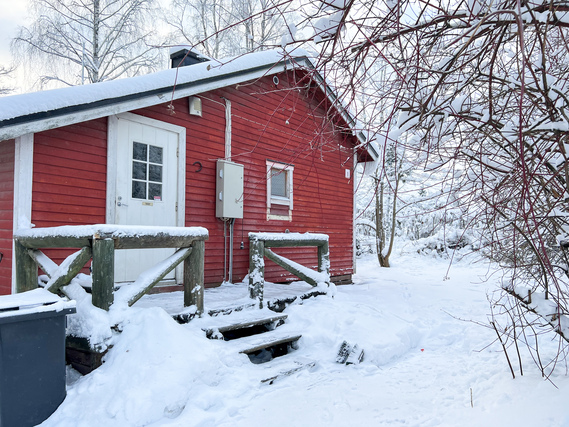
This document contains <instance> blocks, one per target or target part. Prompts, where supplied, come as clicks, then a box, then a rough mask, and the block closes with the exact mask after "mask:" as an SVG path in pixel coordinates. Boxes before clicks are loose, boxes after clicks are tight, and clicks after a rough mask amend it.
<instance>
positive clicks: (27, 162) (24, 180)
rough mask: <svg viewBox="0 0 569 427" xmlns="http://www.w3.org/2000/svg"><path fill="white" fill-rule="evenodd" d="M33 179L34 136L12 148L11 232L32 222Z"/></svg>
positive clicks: (14, 290) (13, 260) (13, 274)
mask: <svg viewBox="0 0 569 427" xmlns="http://www.w3.org/2000/svg"><path fill="white" fill-rule="evenodd" d="M33 178H34V134H33V133H28V134H26V135H22V136H20V137H18V138H16V139H15V147H14V205H13V212H12V215H13V217H12V230H13V231H16V230H18V229H19V228H22V227H29V226H30V222H31V220H32V185H33ZM14 253H15V252H14V241H12V293H15V292H16V274H15V271H16V258H15V256H14Z"/></svg>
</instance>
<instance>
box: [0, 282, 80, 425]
mask: <svg viewBox="0 0 569 427" xmlns="http://www.w3.org/2000/svg"><path fill="white" fill-rule="evenodd" d="M70 313H75V301H66V300H63V299H61V298H59V297H58V296H57V295H54V294H52V293H51V292H48V291H46V290H44V289H35V290H33V291H28V292H23V293H20V294H15V295H5V296H1V297H0V427H25V426H33V425H36V424H39V423H41V422H43V421H44V420H46V419H47V418H48V417H49V416H50V415H51V414H52V413H53V412H54V411H55V410H56V409H57V407H58V406H59V405H60V404H61V402H63V399H65V396H66V391H65V326H66V320H65V316H66V315H67V314H70Z"/></svg>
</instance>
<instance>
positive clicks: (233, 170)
mask: <svg viewBox="0 0 569 427" xmlns="http://www.w3.org/2000/svg"><path fill="white" fill-rule="evenodd" d="M243 170H244V168H243V165H240V164H238V163H233V162H230V161H227V160H221V159H220V160H218V161H217V171H216V187H215V188H216V198H215V216H216V217H217V218H243Z"/></svg>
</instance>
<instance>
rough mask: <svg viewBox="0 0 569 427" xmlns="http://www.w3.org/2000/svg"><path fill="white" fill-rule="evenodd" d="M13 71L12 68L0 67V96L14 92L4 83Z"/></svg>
mask: <svg viewBox="0 0 569 427" xmlns="http://www.w3.org/2000/svg"><path fill="white" fill-rule="evenodd" d="M13 71H14V69H13V68H6V67H3V66H1V65H0V95H8V94H9V93H10V92H12V91H13V90H14V89H12V88H11V87H10V85H9V83H8V82H7V81H6V80H7V79H9V78H10V77H11V76H10V75H11V73H12V72H13Z"/></svg>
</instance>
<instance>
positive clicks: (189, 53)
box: [170, 46, 210, 68]
mask: <svg viewBox="0 0 569 427" xmlns="http://www.w3.org/2000/svg"><path fill="white" fill-rule="evenodd" d="M170 60H171V62H170V64H171V65H170V66H171V67H172V68H177V67H185V66H187V65H195V64H199V63H201V62H207V61H209V60H210V58H208V57H207V56H205V55H202V54H201V53H199V52H198V51H197V50H195V49H188V48H187V47H180V46H176V47H173V48H170Z"/></svg>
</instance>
